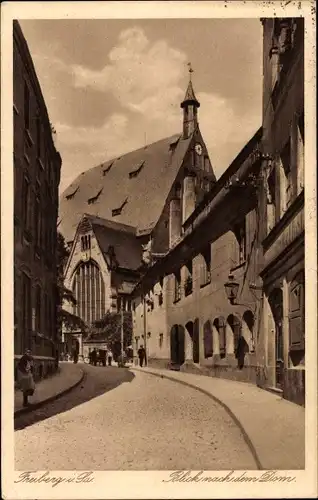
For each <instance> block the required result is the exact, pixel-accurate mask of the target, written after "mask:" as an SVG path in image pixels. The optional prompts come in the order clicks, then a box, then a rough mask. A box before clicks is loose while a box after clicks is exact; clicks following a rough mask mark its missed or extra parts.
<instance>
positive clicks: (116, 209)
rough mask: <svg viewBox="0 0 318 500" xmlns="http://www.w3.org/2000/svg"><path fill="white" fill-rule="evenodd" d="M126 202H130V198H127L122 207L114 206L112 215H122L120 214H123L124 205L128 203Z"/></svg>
mask: <svg viewBox="0 0 318 500" xmlns="http://www.w3.org/2000/svg"><path fill="white" fill-rule="evenodd" d="M126 203H128V198H126V199H125V201H124V202H123V203H122V204H121V206H120V207H118V208H114V209H113V210H112V216H113V217H116V215H120V214H121V212H122V209H123V208H124V206H125V205H126Z"/></svg>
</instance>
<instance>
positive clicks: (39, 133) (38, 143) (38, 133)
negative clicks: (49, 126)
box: [36, 116, 42, 159]
mask: <svg viewBox="0 0 318 500" xmlns="http://www.w3.org/2000/svg"><path fill="white" fill-rule="evenodd" d="M41 128H42V127H41V120H40V117H39V116H38V117H37V119H36V154H37V157H38V159H41V157H42V130H41Z"/></svg>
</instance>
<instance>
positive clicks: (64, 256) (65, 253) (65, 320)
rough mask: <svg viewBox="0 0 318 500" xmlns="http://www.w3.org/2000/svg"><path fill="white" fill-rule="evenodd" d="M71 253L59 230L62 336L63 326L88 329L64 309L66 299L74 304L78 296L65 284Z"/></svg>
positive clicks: (59, 303) (58, 250)
mask: <svg viewBox="0 0 318 500" xmlns="http://www.w3.org/2000/svg"><path fill="white" fill-rule="evenodd" d="M69 255H70V250H69V248H68V246H67V245H66V243H65V239H64V236H63V235H62V234H61V233H60V232H59V231H58V232H57V295H58V297H57V303H58V318H57V325H58V332H59V334H60V337H61V333H62V327H64V328H65V329H66V330H68V331H70V332H72V331H75V330H81V331H85V330H86V324H85V322H84V321H83V320H82V319H81V318H80V317H79V316H77V315H76V314H72V313H70V312H69V311H66V310H65V309H63V303H64V302H65V301H66V302H68V303H70V304H72V305H74V306H75V305H76V298H75V297H74V294H73V292H72V290H69V289H68V288H67V287H66V286H65V285H64V269H65V266H66V263H67V260H68V257H69Z"/></svg>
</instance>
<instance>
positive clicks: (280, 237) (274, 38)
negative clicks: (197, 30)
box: [258, 18, 305, 404]
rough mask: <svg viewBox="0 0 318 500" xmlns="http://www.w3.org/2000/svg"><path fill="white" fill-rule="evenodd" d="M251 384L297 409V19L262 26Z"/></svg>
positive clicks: (301, 271) (300, 254) (301, 140)
mask: <svg viewBox="0 0 318 500" xmlns="http://www.w3.org/2000/svg"><path fill="white" fill-rule="evenodd" d="M262 22H263V30H264V37H263V40H264V50H263V53H264V54H263V57H264V81H263V139H262V151H263V154H264V156H265V157H267V159H266V160H265V161H264V163H263V179H264V183H263V191H262V196H261V199H260V211H261V221H262V225H261V238H260V248H261V252H260V262H259V271H260V276H261V278H262V280H263V287H264V303H263V315H262V323H261V327H260V358H259V363H260V372H259V377H258V383H259V384H260V385H261V386H263V387H271V388H274V390H276V391H278V392H282V393H283V395H284V397H285V398H287V399H290V400H291V401H295V402H297V403H300V404H304V402H305V266H304V237H305V226H304V167H305V162H304V159H305V154H304V144H305V132H304V121H305V120H304V19H302V18H295V19H290V18H277V19H264V20H263V21H262Z"/></svg>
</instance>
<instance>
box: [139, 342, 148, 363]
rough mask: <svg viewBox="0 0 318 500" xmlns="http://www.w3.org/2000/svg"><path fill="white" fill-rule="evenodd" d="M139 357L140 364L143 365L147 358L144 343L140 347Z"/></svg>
mask: <svg viewBox="0 0 318 500" xmlns="http://www.w3.org/2000/svg"><path fill="white" fill-rule="evenodd" d="M138 357H139V366H142V365H143V364H144V361H145V358H146V351H145V349H144V346H143V345H141V346H140V347H139V349H138Z"/></svg>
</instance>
